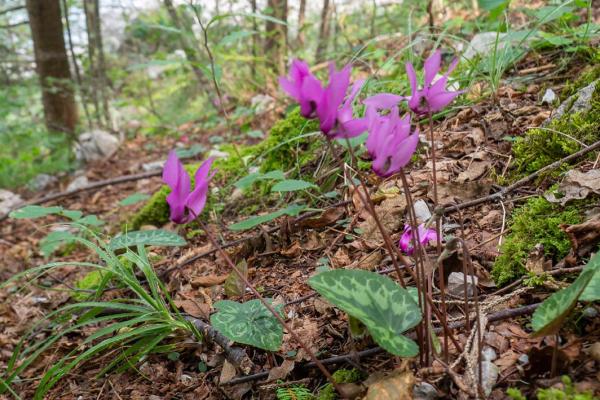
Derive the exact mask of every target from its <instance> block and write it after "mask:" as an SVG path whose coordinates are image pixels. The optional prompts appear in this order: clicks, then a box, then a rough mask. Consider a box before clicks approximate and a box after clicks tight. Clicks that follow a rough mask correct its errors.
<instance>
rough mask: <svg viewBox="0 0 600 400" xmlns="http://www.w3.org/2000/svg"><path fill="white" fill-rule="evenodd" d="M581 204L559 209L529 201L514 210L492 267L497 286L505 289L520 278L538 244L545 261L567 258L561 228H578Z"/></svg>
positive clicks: (567, 244) (539, 199) (541, 200)
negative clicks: (508, 229)
mask: <svg viewBox="0 0 600 400" xmlns="http://www.w3.org/2000/svg"><path fill="white" fill-rule="evenodd" d="M580 204H581V203H579V204H572V205H568V206H566V207H565V208H564V209H562V208H561V207H560V206H559V205H556V204H553V203H550V202H549V201H547V200H546V199H545V198H543V197H535V198H531V199H529V200H528V201H527V203H525V204H524V205H523V206H521V207H519V208H518V209H516V210H515V211H514V213H513V216H512V218H511V221H510V222H509V227H510V233H509V234H508V235H507V236H506V238H505V240H504V242H503V243H502V245H501V247H500V256H498V258H496V261H495V262H494V266H493V267H492V277H493V278H494V281H495V282H496V284H497V285H504V284H506V283H507V282H510V281H511V280H513V279H516V278H518V277H519V276H521V275H523V274H524V273H525V272H526V270H525V263H526V261H527V256H528V255H529V252H530V251H531V250H532V249H533V248H534V247H535V245H536V244H538V243H540V244H542V245H543V246H544V253H545V255H546V256H547V257H548V258H552V259H554V260H558V259H560V258H562V257H564V256H566V255H567V253H568V252H569V250H570V248H571V244H570V242H569V239H568V237H567V235H566V234H565V233H564V232H563V231H562V230H561V229H560V224H578V223H580V222H581V220H582V212H581V205H580Z"/></svg>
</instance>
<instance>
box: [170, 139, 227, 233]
mask: <svg viewBox="0 0 600 400" xmlns="http://www.w3.org/2000/svg"><path fill="white" fill-rule="evenodd" d="M213 161H214V158H213V157H210V158H208V159H206V160H205V161H204V162H203V163H202V164H201V165H200V166H199V167H198V169H197V170H196V174H195V175H194V179H195V187H194V190H191V182H190V176H189V175H188V173H187V171H186V170H185V168H184V167H183V164H182V163H181V161H179V158H178V157H177V153H175V150H171V152H169V157H168V158H167V162H166V163H165V166H164V168H163V175H162V178H163V181H164V182H165V183H166V184H167V185H168V186H169V187H170V188H171V193H170V194H169V195H168V196H167V203H169V207H170V209H171V216H170V218H171V221H173V222H175V223H176V224H185V223H188V222H190V221H192V220H193V219H195V218H196V217H197V216H198V215H200V213H201V212H202V210H203V209H204V205H205V204H206V197H207V195H208V183H209V182H210V180H211V178H212V177H213V175H214V174H215V172H216V171H212V173H210V175H209V172H210V167H211V165H212V163H213Z"/></svg>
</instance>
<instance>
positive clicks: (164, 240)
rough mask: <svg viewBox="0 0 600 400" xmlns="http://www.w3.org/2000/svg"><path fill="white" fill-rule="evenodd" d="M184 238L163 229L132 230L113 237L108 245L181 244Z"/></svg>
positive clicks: (120, 246)
mask: <svg viewBox="0 0 600 400" xmlns="http://www.w3.org/2000/svg"><path fill="white" fill-rule="evenodd" d="M185 243H186V242H185V239H184V238H182V237H181V236H179V235H178V234H176V233H175V232H171V231H166V230H164V229H153V230H150V231H133V232H127V233H124V234H122V235H119V236H116V237H114V238H113V239H112V240H111V241H110V243H109V245H108V247H109V248H110V249H111V250H118V249H123V248H125V247H131V246H183V245H184V244H185Z"/></svg>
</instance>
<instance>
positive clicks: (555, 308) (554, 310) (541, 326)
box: [531, 253, 600, 337]
mask: <svg viewBox="0 0 600 400" xmlns="http://www.w3.org/2000/svg"><path fill="white" fill-rule="evenodd" d="M597 271H600V253H596V255H595V256H594V257H592V258H591V259H590V261H589V262H588V264H587V266H586V267H585V269H584V270H583V271H582V272H581V274H579V276H578V277H577V279H576V280H575V282H573V283H572V284H571V285H570V286H569V287H567V288H565V289H561V290H559V291H558V292H556V293H554V294H553V295H552V296H550V297H548V298H547V299H546V300H544V302H543V303H542V304H541V305H540V306H539V307H538V308H537V310H535V312H534V313H533V316H532V318H531V326H532V327H533V330H534V332H533V334H532V336H533V337H537V336H544V335H550V334H553V333H556V332H558V330H559V329H560V327H561V325H562V323H563V321H564V320H565V318H566V317H567V316H568V315H569V312H570V311H571V309H572V308H573V307H575V304H576V303H577V299H579V296H581V294H582V293H583V291H584V290H585V288H586V286H588V284H589V283H590V281H591V280H592V278H593V277H594V275H595V274H596V273H597ZM591 290H595V289H591Z"/></svg>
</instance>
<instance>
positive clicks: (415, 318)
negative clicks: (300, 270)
mask: <svg viewBox="0 0 600 400" xmlns="http://www.w3.org/2000/svg"><path fill="white" fill-rule="evenodd" d="M308 284H309V285H310V286H311V287H312V288H313V289H315V290H316V291H317V292H319V294H321V295H322V296H323V297H325V298H326V299H327V300H328V301H330V302H331V303H333V304H334V305H336V306H337V307H339V308H340V309H341V310H343V311H345V312H346V313H348V314H349V315H352V316H353V317H354V318H356V319H358V320H360V321H361V322H362V323H363V324H365V325H366V326H367V329H368V330H369V333H370V334H371V336H372V337H373V339H374V340H375V342H377V344H379V345H380V346H381V347H383V348H384V349H385V350H387V351H388V352H390V353H392V354H395V355H398V356H402V357H413V356H416V355H417V354H418V353H419V348H418V346H417V344H416V343H415V342H413V341H412V340H410V339H409V338H407V337H405V336H402V333H403V332H405V331H407V330H408V329H410V328H412V327H414V326H415V325H417V324H418V323H419V321H420V320H421V312H420V310H419V307H418V306H417V304H415V302H414V300H413V298H412V296H411V294H410V293H409V292H408V291H407V290H405V289H403V288H401V287H400V286H399V285H398V284H396V283H395V282H394V281H393V280H391V279H390V278H388V277H385V276H382V275H379V274H377V273H375V272H370V271H363V270H344V269H336V270H332V271H325V272H321V273H320V274H317V275H315V276H313V277H312V278H310V279H309V281H308Z"/></svg>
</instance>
